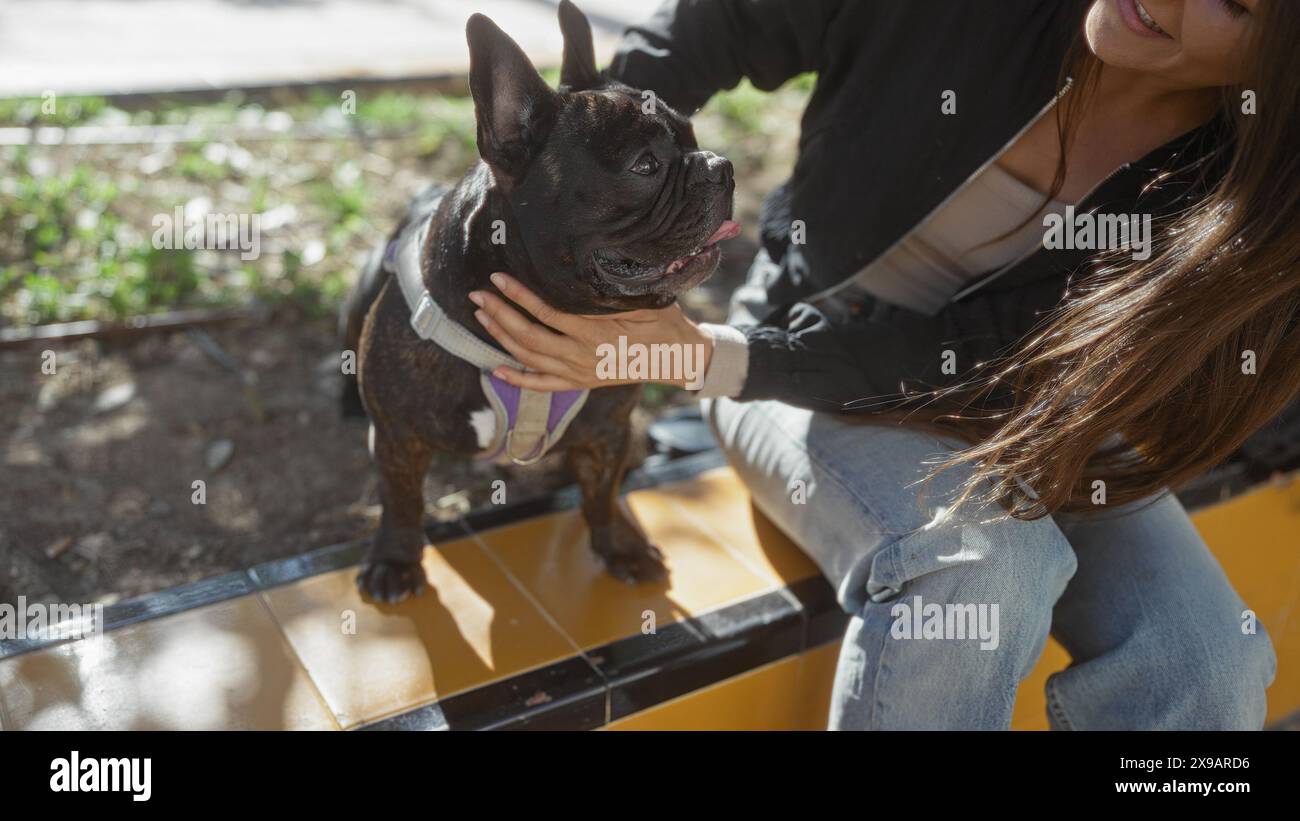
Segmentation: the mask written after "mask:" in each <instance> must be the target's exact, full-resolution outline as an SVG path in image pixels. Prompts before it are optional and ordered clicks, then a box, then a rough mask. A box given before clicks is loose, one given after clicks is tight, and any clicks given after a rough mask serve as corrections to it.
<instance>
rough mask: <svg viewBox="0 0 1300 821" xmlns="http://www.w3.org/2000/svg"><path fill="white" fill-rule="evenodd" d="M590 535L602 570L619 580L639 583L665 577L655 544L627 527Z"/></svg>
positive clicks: (666, 574) (666, 573)
mask: <svg viewBox="0 0 1300 821" xmlns="http://www.w3.org/2000/svg"><path fill="white" fill-rule="evenodd" d="M592 535H593V539H592V545H591V546H592V549H593V550H595V552H596V555H597V556H599V557H600V561H601V563H603V564H604V565H605V572H607V573H609V575H611V576H613V577H614V578H616V579H618V580H619V581H621V582H626V583H627V584H643V583H645V582H658V581H663V580H664V579H666V578H668V568H667V567H666V566H664V556H663V554H662V553H660V552H659V548H657V547H655V546H654V545H652V544H650V543H649V542H647V541H646V540H645V537H644V536H642V535H641V534H640V533H638V532H636V531H635V530H633V529H632V528H631V527H627V528H616V529H614V530H612V532H606V533H599V534H596V533H593V534H592Z"/></svg>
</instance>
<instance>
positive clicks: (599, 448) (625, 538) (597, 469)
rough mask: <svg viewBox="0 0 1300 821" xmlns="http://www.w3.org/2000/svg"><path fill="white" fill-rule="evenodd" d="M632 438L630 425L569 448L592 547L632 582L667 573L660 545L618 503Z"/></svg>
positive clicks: (618, 574) (612, 571)
mask: <svg viewBox="0 0 1300 821" xmlns="http://www.w3.org/2000/svg"><path fill="white" fill-rule="evenodd" d="M631 439H632V431H631V427H630V425H629V426H624V427H623V429H622V430H621V431H619V432H618V434H617V435H615V436H608V437H606V436H597V437H594V438H593V439H592V440H591V441H588V442H582V443H577V444H575V445H573V446H571V447H570V448H569V450H568V453H567V457H568V462H569V467H570V469H571V470H572V471H573V473H574V475H575V476H576V477H577V480H578V486H579V487H580V488H581V489H582V515H583V517H584V518H585V519H586V520H587V526H588V527H589V528H590V529H591V549H592V550H593V551H595V553H596V555H597V556H599V557H600V560H601V561H602V562H603V563H604V565H605V569H606V570H607V571H608V572H609V574H610V575H611V576H613V577H614V578H616V579H619V580H620V581H624V582H627V583H629V584H635V583H637V582H647V581H656V580H659V579H663V578H664V577H665V576H667V574H668V570H667V568H665V567H664V563H663V555H662V554H661V553H660V552H659V549H658V548H657V547H655V546H654V545H652V544H650V543H649V542H648V541H646V538H645V536H644V535H642V533H641V531H640V530H638V529H637V527H636V525H634V524H633V523H632V521H631V520H630V519H629V518H628V516H627V514H626V513H625V512H624V510H623V508H622V507H621V506H620V505H619V503H618V488H619V484H620V483H621V482H622V480H623V470H624V469H625V468H626V466H627V457H628V452H629V450H630V445H631Z"/></svg>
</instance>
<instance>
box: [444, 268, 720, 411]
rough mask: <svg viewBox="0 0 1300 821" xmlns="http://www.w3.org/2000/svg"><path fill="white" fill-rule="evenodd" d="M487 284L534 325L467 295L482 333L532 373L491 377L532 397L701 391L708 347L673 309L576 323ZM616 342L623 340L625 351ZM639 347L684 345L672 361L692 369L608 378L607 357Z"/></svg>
mask: <svg viewBox="0 0 1300 821" xmlns="http://www.w3.org/2000/svg"><path fill="white" fill-rule="evenodd" d="M492 284H493V285H495V286H497V288H499V289H500V291H501V293H502V294H504V295H505V296H506V297H508V298H509V299H510V300H511V301H512V302H514V303H515V304H516V305H518V306H520V307H521V308H523V309H524V310H525V311H527V312H528V313H529V314H531V315H532V317H533V318H535V319H537V320H538V321H537V322H534V321H533V320H532V319H530V318H529V317H527V316H525V315H523V314H521V313H520V312H519V311H516V310H515V309H514V308H513V307H512V306H511V305H509V304H508V303H507V302H506V301H505V300H504V299H502V298H501V297H499V296H497V295H496V294H494V293H492V292H490V291H473V292H471V293H470V295H469V298H470V301H472V302H473V303H474V304H475V305H477V306H478V308H479V310H477V311H475V312H474V317H475V318H476V319H478V321H479V322H480V323H481V324H482V325H483V327H484V329H486V330H487V332H488V333H489V334H491V335H492V337H493V338H494V339H496V340H497V341H498V342H500V343H501V345H502V346H503V347H504V348H505V349H506V350H507V351H509V352H510V354H511V356H513V357H514V358H515V359H518V360H519V361H520V362H522V363H523V364H524V365H525V366H526V367H528V368H530V369H531V371H534V372H523V371H518V370H515V369H514V368H509V367H504V366H503V367H499V368H497V369H496V370H494V371H493V373H494V374H495V375H496V376H497V377H498V378H499V379H503V380H505V381H506V382H509V383H510V384H511V385H515V386H516V387H520V388H528V389H529V390H534V391H567V390H574V389H576V388H601V387H609V386H610V385H626V384H629V383H632V382H663V383H665V384H668V385H676V386H677V387H679V388H699V387H700V384H701V383H702V382H703V380H704V374H705V372H707V370H708V365H709V357H710V356H711V355H712V353H713V341H712V339H711V338H710V337H709V336H708V335H707V334H706V333H705V332H704V331H702V330H700V328H699V326H697V325H696V324H695V323H694V322H691V320H690V319H688V318H687V317H686V314H684V313H682V309H681V308H679V307H678V306H677V304H676V303H674V304H673V305H671V306H669V307H667V308H661V309H657V310H652V309H646V310H640V311H628V312H627V313H621V314H606V315H604V316H580V315H577V314H566V313H561V312H560V311H557V310H555V309H554V308H552V307H551V306H549V305H547V304H546V303H545V302H543V301H542V300H541V299H540V298H539V297H538V296H537V295H536V294H534V293H533V292H532V291H530V290H528V289H527V288H525V287H524V286H523V285H522V284H520V283H519V282H518V281H517V280H515V279H514V278H513V277H510V276H507V275H506V274H499V273H498V274H493V275H492ZM619 337H623V344H622V345H620V343H619ZM638 343H640V344H641V345H644V346H646V350H653V349H651V348H650V347H649V346H650V345H654V344H658V345H663V344H671V345H681V346H683V347H682V348H680V349H679V354H680V357H679V358H675V360H674V361H678V362H682V363H689V367H686V368H684V369H679V370H680V371H681V372H679V373H673V374H659V375H658V377H657V378H655V379H650V378H642V379H632V378H619V377H618V373H619V371H618V370H614V371H613V372H612V373H611V372H610V368H609V364H610V363H609V357H610V355H611V353H612V352H621V351H629V350H636V349H635V348H633V347H632V346H633V345H636V344H638ZM606 345H608V346H612V347H611V348H606V347H604V346H606ZM685 346H698V347H685ZM688 357H689V359H688ZM602 365H603V366H602ZM690 371H693V373H692V372H690Z"/></svg>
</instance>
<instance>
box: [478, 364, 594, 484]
mask: <svg viewBox="0 0 1300 821" xmlns="http://www.w3.org/2000/svg"><path fill="white" fill-rule="evenodd" d="M483 376H484V379H483V380H482V381H483V388H484V391H487V390H491V391H492V394H493V396H495V398H496V399H497V400H498V402H492V403H491V404H492V407H493V409H494V410H496V411H497V416H498V419H500V417H504V419H503V420H501V421H504V422H505V425H504V429H502V428H501V426H498V431H499V432H498V435H497V436H496V440H497V442H496V444H495V445H494V446H492V447H490V448H489V449H488V450H486V451H484V452H483V453H481V454H479V456H478V457H477V458H479V459H486V460H495V459H499V458H501V457H502V456H503V455H506V447H507V444H508V442H509V440H510V433H511V432H512V431H514V430H515V425H516V423H517V422H518V421H519V405H520V400H521V398H522V395H523V393H522V391H521V390H520V389H519V388H517V387H515V386H514V385H511V384H510V383H509V382H505V381H503V380H501V379H498V378H497V377H496V376H493V375H492V374H491V373H485V374H484V375H483ZM587 394H588V391H585V390H572V391H556V392H554V393H552V394H550V397H551V404H550V408H549V409H548V410H547V413H546V437H545V438H544V439H543V440H542V441H541V442H538V443H537V445H536V446H535V447H534V448H533V449H532V451H531V452H530V453H527V454H514V453H512V454H509V455H510V457H511V458H512V459H513V460H514V461H516V462H519V463H523V464H531V463H532V462H535V461H537V460H538V459H540V458H542V457H543V456H545V455H546V450H547V449H548V448H549V446H550V445H552V444H554V443H555V442H558V441H559V440H560V437H561V436H563V435H564V431H565V430H566V429H567V428H568V426H569V422H570V421H572V419H573V417H574V416H575V415H577V411H578V410H579V409H580V408H581V405H582V402H583V401H585V400H586V398H587ZM488 398H489V400H490V399H492V398H493V397H492V396H489V397H488Z"/></svg>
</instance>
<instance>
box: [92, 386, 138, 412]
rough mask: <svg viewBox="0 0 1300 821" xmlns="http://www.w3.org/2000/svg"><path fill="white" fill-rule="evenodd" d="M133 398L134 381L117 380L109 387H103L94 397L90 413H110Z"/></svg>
mask: <svg viewBox="0 0 1300 821" xmlns="http://www.w3.org/2000/svg"><path fill="white" fill-rule="evenodd" d="M134 398H135V383H134V382H119V383H118V384H116V385H114V386H112V387H111V388H105V389H104V390H102V391H100V392H99V396H96V397H95V404H94V405H92V406H91V412H92V413H111V412H113V411H115V410H117V409H118V408H120V407H122V406H123V405H125V404H126V403H127V402H130V401H131V400H132V399H134Z"/></svg>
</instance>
